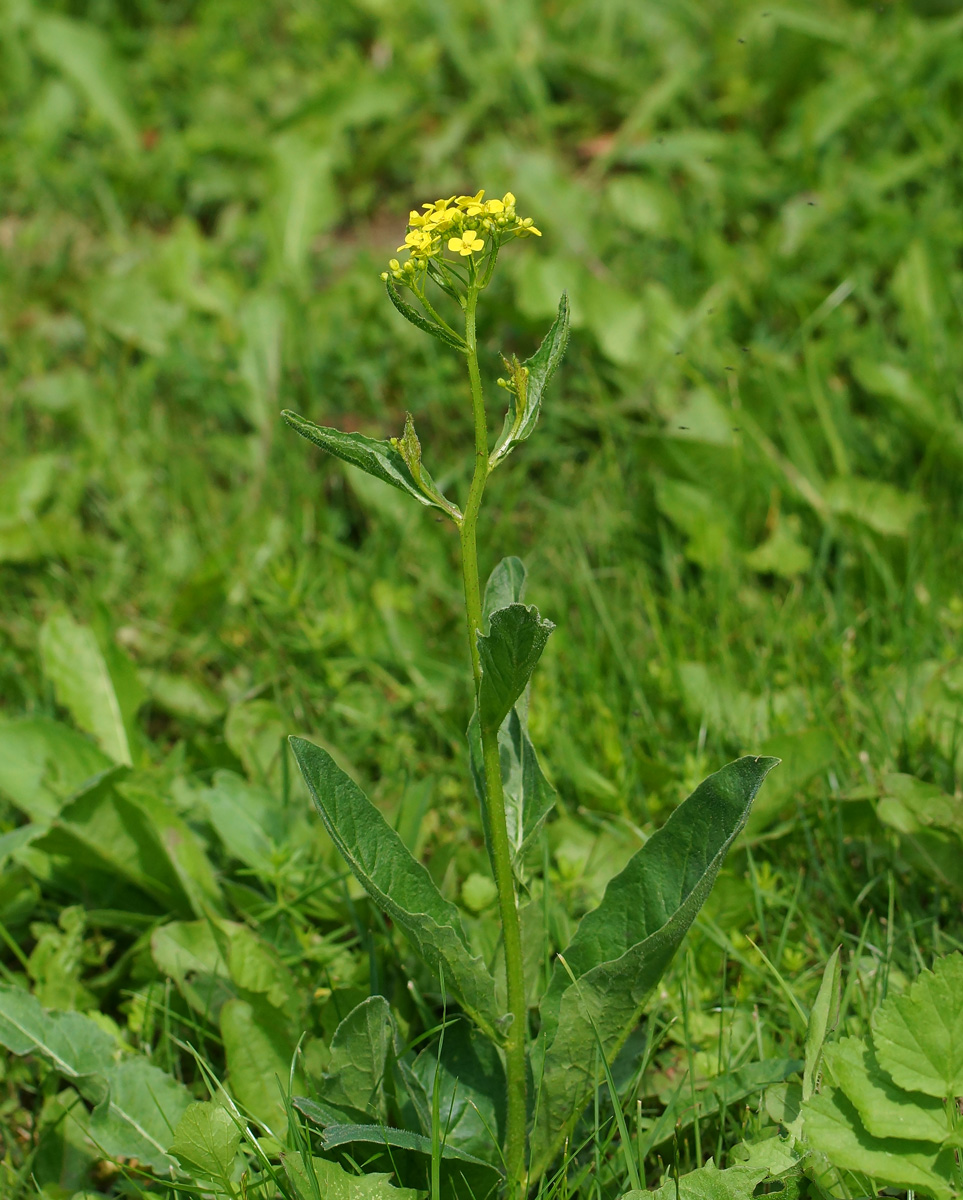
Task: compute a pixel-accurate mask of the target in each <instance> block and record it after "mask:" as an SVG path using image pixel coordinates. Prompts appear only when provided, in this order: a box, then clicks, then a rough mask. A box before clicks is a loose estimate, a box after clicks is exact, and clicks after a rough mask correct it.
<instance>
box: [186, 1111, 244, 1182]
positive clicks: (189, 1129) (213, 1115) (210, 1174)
mask: <svg viewBox="0 0 963 1200" xmlns="http://www.w3.org/2000/svg"><path fill="white" fill-rule="evenodd" d="M240 1144H241V1128H240V1126H239V1125H238V1122H237V1121H236V1120H235V1119H234V1117H232V1116H231V1114H230V1113H229V1112H228V1111H227V1109H226V1108H224V1107H223V1106H222V1105H220V1104H214V1103H212V1102H211V1101H209V1100H205V1101H200V1102H198V1103H196V1104H192V1105H190V1107H189V1108H187V1109H186V1111H185V1112H184V1115H183V1116H182V1117H181V1119H180V1121H178V1123H177V1128H176V1129H175V1130H174V1140H173V1141H172V1142H171V1144H170V1148H169V1151H168V1153H170V1154H172V1155H173V1156H174V1157H175V1158H176V1159H177V1161H178V1162H179V1163H180V1164H181V1166H182V1167H183V1169H184V1170H185V1171H190V1172H191V1173H192V1174H194V1175H200V1176H202V1177H203V1178H204V1179H214V1180H218V1181H227V1180H230V1178H231V1172H232V1171H233V1170H234V1160H235V1158H236V1157H237V1151H238V1147H239V1146H240Z"/></svg>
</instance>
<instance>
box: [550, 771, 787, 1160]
mask: <svg viewBox="0 0 963 1200" xmlns="http://www.w3.org/2000/svg"><path fill="white" fill-rule="evenodd" d="M777 762H778V759H774V758H760V757H746V758H740V759H738V760H737V761H736V762H733V763H729V764H728V765H727V766H725V767H723V768H722V770H720V771H717V772H716V773H715V774H714V775H710V776H709V778H708V779H706V780H705V781H704V782H703V783H701V784H700V785H699V787H698V788H696V790H695V791H694V792H693V793H692V795H691V796H689V797H688V799H687V800H685V801H684V802H683V803H682V804H680V805H679V807H678V808H677V809H676V810H675V812H674V813H673V814H672V816H671V817H670V818H669V820H668V821H667V822H666V823H665V825H664V826H663V827H662V829H660V830H659V831H658V832H657V833H655V834H653V836H652V837H651V838H649V840H648V841H647V842H646V844H645V845H644V846H643V847H642V849H641V850H639V851H638V852H637V853H636V854H635V855H634V856H633V857H632V858H631V859H630V861H629V863H628V865H627V866H626V867H625V869H624V870H623V871H622V872H621V873H620V874H619V875H617V876H616V877H615V878H614V879H613V880H611V881H610V883H609V885H608V887H607V888H606V890H605V896H604V898H603V900H602V903H601V904H600V905H599V906H598V908H596V909H594V910H593V911H592V912H590V913H588V914H587V915H586V916H585V917H583V919H582V921H581V923H580V924H579V927H578V929H577V931H576V933H575V937H574V938H573V939H572V942H571V944H570V945H569V946H568V948H567V949H566V950H565V953H564V956H563V957H564V959H565V963H566V964H567V967H568V970H566V969H565V967H563V966H562V964H560V963H556V965H555V969H554V971H553V973H552V978H551V980H550V982H549V987H548V990H547V992H546V993H545V996H544V997H543V999H542V1003H541V1006H540V1007H541V1017H542V1024H541V1029H540V1030H539V1034H538V1038H537V1039H536V1042H535V1045H534V1046H533V1049H532V1066H533V1074H534V1078H535V1088H536V1093H537V1099H536V1103H537V1108H536V1113H535V1124H534V1129H533V1134H532V1172H533V1178H536V1179H537V1178H538V1177H539V1176H540V1175H541V1173H542V1172H543V1171H544V1170H545V1168H546V1167H547V1166H548V1165H549V1163H550V1162H551V1161H552V1159H553V1158H554V1156H555V1155H556V1153H558V1151H559V1150H560V1149H561V1147H562V1145H563V1143H564V1140H565V1138H566V1137H567V1136H568V1135H569V1133H570V1131H571V1128H572V1126H573V1124H574V1122H575V1120H577V1118H578V1116H579V1114H580V1113H581V1111H582V1109H583V1107H584V1106H585V1104H586V1102H587V1100H588V1099H589V1097H590V1096H591V1095H592V1093H593V1091H594V1088H595V1083H596V1079H595V1066H594V1056H593V1055H590V1054H586V1052H585V1047H586V1046H592V1045H594V1044H595V1042H596V1038H598V1039H599V1040H600V1041H601V1044H602V1046H603V1047H604V1051H605V1055H606V1058H608V1060H609V1061H611V1060H612V1059H614V1057H615V1055H616V1054H617V1053H618V1051H619V1049H620V1048H621V1046H622V1044H623V1043H624V1041H625V1039H626V1037H627V1036H628V1035H629V1033H630V1032H631V1031H632V1029H633V1028H634V1027H635V1025H636V1024H637V1023H638V1020H639V1017H640V1015H641V1012H642V1006H643V1005H644V1003H645V1001H646V999H647V998H648V996H649V995H650V993H651V992H652V990H653V988H654V987H655V986H656V984H657V983H658V981H659V979H660V978H661V976H662V974H663V972H664V971H665V969H666V967H667V966H668V965H669V962H670V960H671V958H672V956H673V955H674V953H675V951H676V949H677V948H678V946H679V944H680V943H681V941H682V938H683V936H684V935H685V932H686V930H687V929H688V928H689V926H690V925H691V923H692V921H693V919H694V918H695V915H696V913H697V912H698V911H699V909H700V908H701V906H702V904H703V901H704V900H705V898H706V896H707V895H708V894H709V891H710V889H711V887H712V884H713V882H714V880H715V877H716V875H717V874H718V871H719V868H720V866H721V865H722V861H723V859H724V857H725V855H726V852H727V851H728V849H729V847H730V846H731V845H732V842H733V840H734V839H735V837H736V836H737V834H738V833H739V831H740V830H741V829H742V827H743V825H744V824H745V822H746V818H747V817H748V815H749V808H750V806H751V804H752V800H753V797H754V796H755V794H756V792H757V791H758V789H759V787H760V785H761V784H762V781H763V780H764V779H765V777H766V775H767V774H768V773H769V771H770V770H771V769H772V768H773V767H774V766H775V765H776V763H777ZM569 972H571V976H574V979H575V982H573V981H572V978H571V976H570V974H569Z"/></svg>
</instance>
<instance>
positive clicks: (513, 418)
mask: <svg viewBox="0 0 963 1200" xmlns="http://www.w3.org/2000/svg"><path fill="white" fill-rule="evenodd" d="M568 338H569V303H568V293H567V292H563V293H562V298H561V299H560V300H559V302H558V314H557V315H556V317H555V320H554V322H553V323H552V327H551V329H549V331H548V333H547V334H546V335H545V339H544V341H543V342H542V344H541V345H540V346H539V348H538V349H537V350H536V351H535V353H534V354H533V355H532V357H531V358H530V359H528V360H527V361H526V362H524V363H523V364H522V366H523V367H524V368H526V369H527V371H528V375H527V379H526V382H525V397H524V405H523V406H522V408H521V409H520V410H519V408H518V398H517V397H515V396H513V397H512V403H511V404H510V405H509V410H508V415H507V417H506V418H505V426H504V428H503V429H502V433H501V437H500V438H499V440H498V445H497V446H496V448H495V450H494V451H493V453H492V456H491V462H492V465H493V466H494V465H495V464H496V463H499V462H501V461H502V459H503V458H505V457H506V456H507V455H508V454H509V453H510V452H511V451H512V450H513V449H514V448H515V447H516V446H517V445H519V443H520V442H524V441H525V440H526V438H529V437H531V434H532V431H533V430H534V428H535V425H536V422H537V421H538V414H539V412H540V411H541V407H542V393H543V392H544V391H545V388H546V386H547V385H548V382H549V380H550V379H551V378H552V376H553V375H554V374H555V371H556V369H557V368H558V365H559V363H560V362H561V361H562V356H563V355H564V354H565V349H566V347H567V346H568Z"/></svg>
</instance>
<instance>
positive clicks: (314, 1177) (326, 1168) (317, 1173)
mask: <svg viewBox="0 0 963 1200" xmlns="http://www.w3.org/2000/svg"><path fill="white" fill-rule="evenodd" d="M281 1161H282V1162H283V1163H284V1171H285V1174H286V1175H287V1177H288V1179H289V1180H290V1182H291V1184H292V1185H293V1186H294V1187H295V1188H296V1189H297V1193H298V1196H299V1197H300V1198H301V1200H319V1197H320V1198H321V1200H419V1197H420V1196H421V1193H420V1192H418V1191H415V1189H414V1188H405V1187H395V1186H394V1185H393V1184H392V1183H391V1182H390V1180H391V1176H390V1175H385V1174H383V1173H373V1174H370V1175H351V1174H349V1173H348V1172H347V1171H346V1170H345V1169H344V1167H342V1166H340V1165H339V1164H338V1163H336V1162H328V1160H327V1159H325V1158H312V1159H311V1165H310V1166H306V1165H305V1159H304V1155H303V1154H300V1153H294V1154H292V1153H287V1154H283V1155H282V1156H281Z"/></svg>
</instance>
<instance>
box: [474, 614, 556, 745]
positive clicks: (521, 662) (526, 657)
mask: <svg viewBox="0 0 963 1200" xmlns="http://www.w3.org/2000/svg"><path fill="white" fill-rule="evenodd" d="M554 628H555V626H554V625H553V623H552V622H551V621H543V620H542V618H541V617H540V616H539V613H538V609H537V608H535V607H534V605H533V606H532V607H530V608H528V607H526V606H525V605H524V604H509V606H508V607H507V608H500V609H498V610H497V611H495V612H493V613H492V614H491V620H490V632H489V633H488V634H487V635H485V634H480V635H479V636H478V654H479V657H480V658H481V668H482V681H481V692H480V696H479V706H478V710H479V721H480V723H481V727H482V729H483V730H496V729H498V728H499V726H500V725H501V723H502V721H504V720H505V718H506V717H507V716H508V713H509V712H510V711H511V708H512V706H513V705H514V703H515V701H516V700H517V699H518V698H519V696H520V695H521V694H522V692H523V691H524V690H525V687H526V685H527V684H528V681H529V679H531V677H532V672H533V671H534V670H535V666H536V664H537V662H538V660H539V659H540V658H541V656H542V651H543V650H544V649H545V643H546V642H547V641H548V638H549V634H551V632H552V630H553V629H554Z"/></svg>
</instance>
